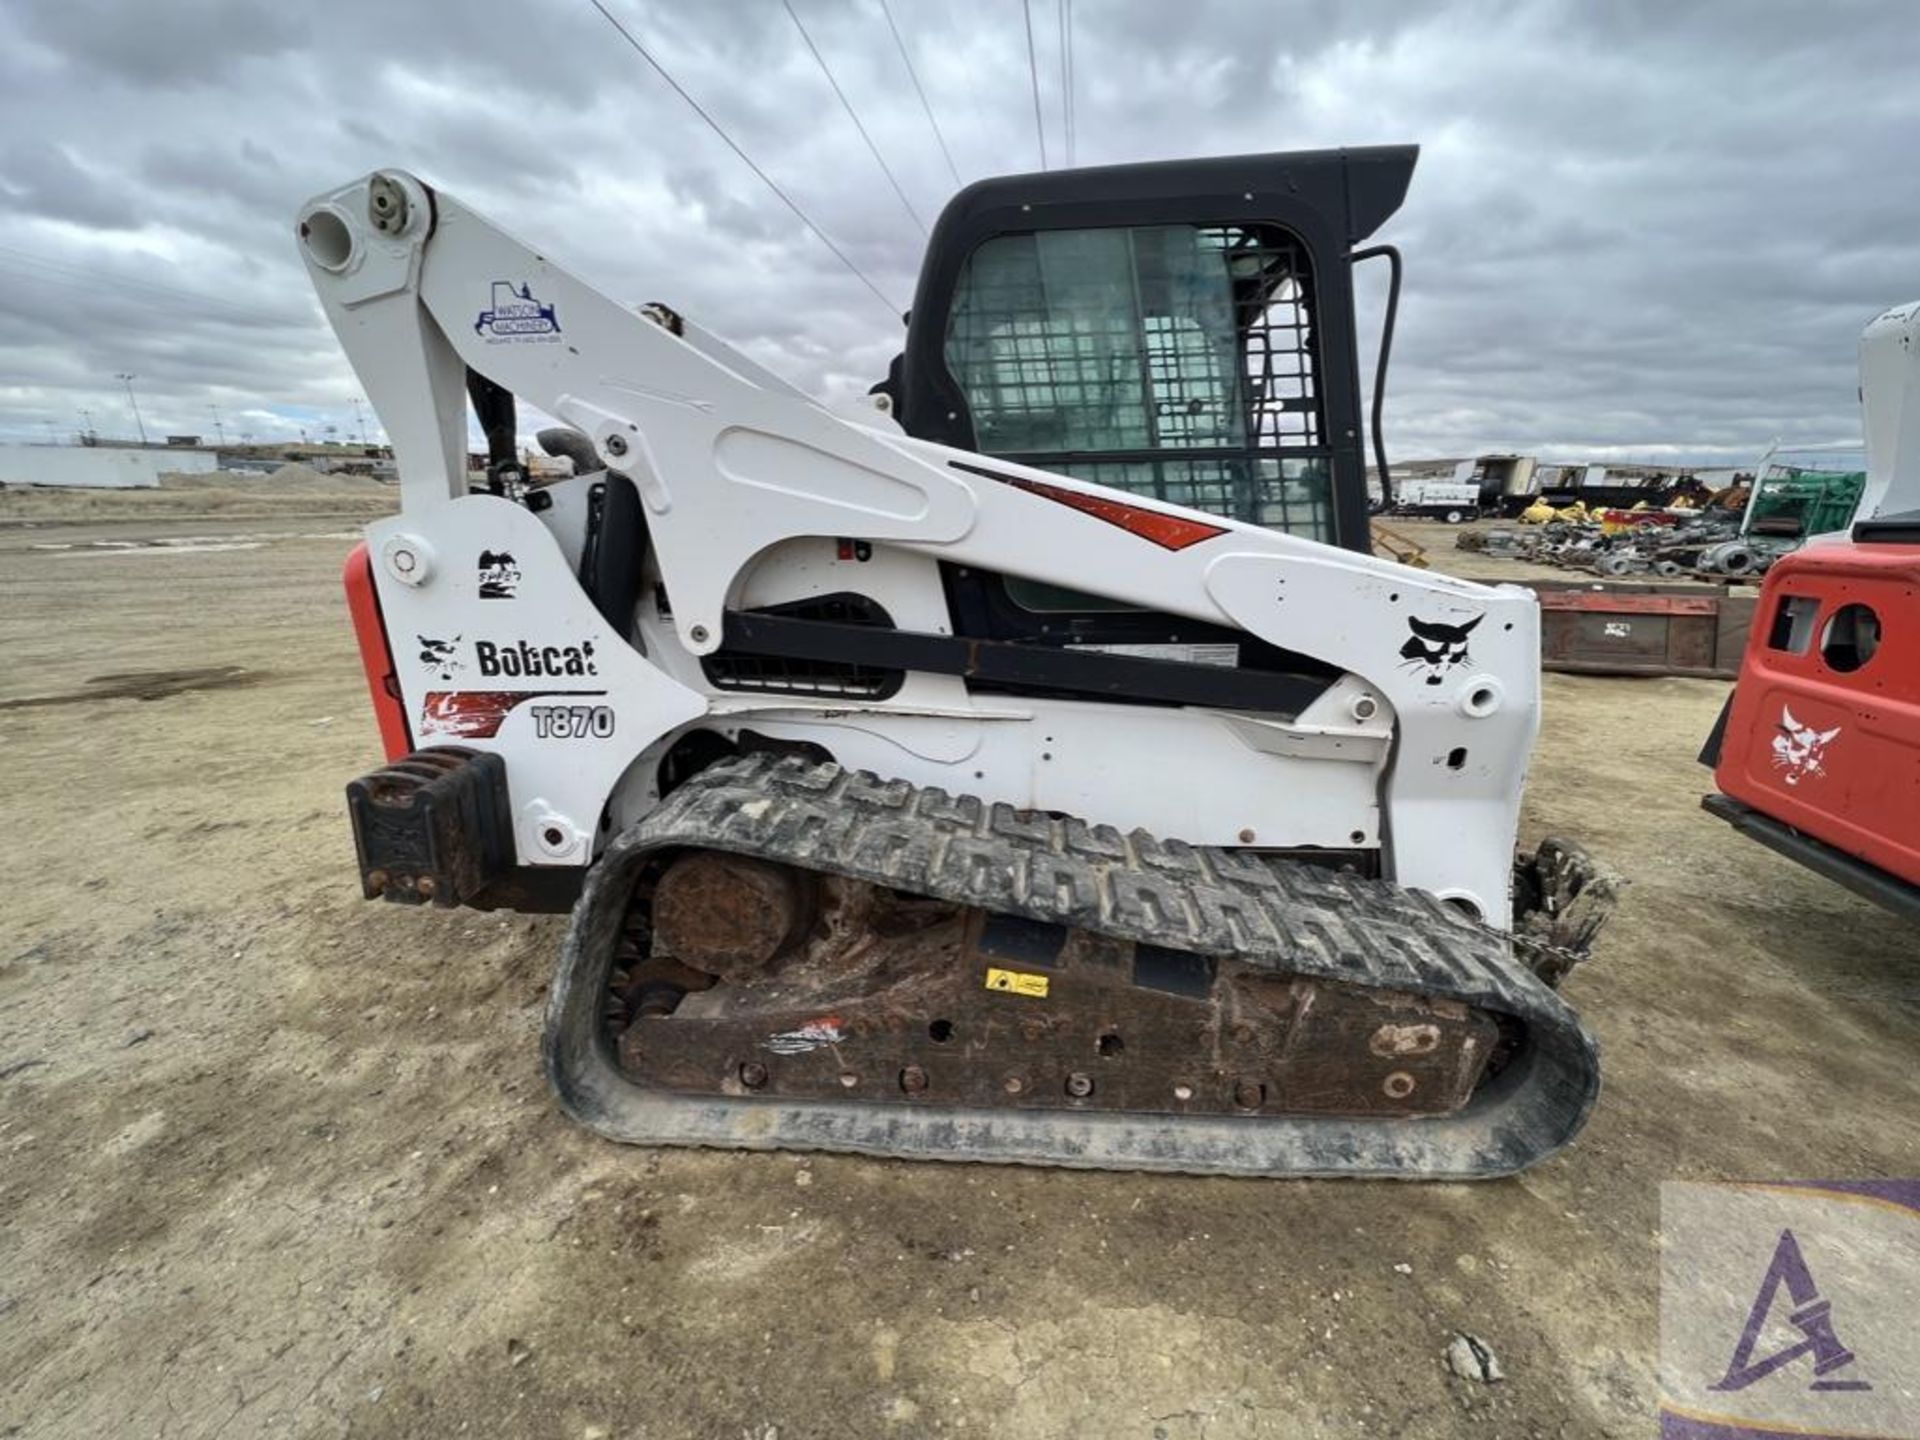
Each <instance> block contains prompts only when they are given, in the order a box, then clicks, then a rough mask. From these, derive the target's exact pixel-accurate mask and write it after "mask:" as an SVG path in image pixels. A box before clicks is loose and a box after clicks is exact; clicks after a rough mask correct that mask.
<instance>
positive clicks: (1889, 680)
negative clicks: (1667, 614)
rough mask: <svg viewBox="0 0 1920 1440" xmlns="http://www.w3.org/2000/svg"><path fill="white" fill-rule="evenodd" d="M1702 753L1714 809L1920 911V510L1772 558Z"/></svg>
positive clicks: (1886, 900) (1856, 886)
mask: <svg viewBox="0 0 1920 1440" xmlns="http://www.w3.org/2000/svg"><path fill="white" fill-rule="evenodd" d="M1701 758H1702V759H1703V760H1704V761H1706V762H1707V763H1708V764H1711V765H1712V766H1713V767H1714V772H1713V775H1714V780H1715V782H1716V783H1717V784H1718V785H1719V787H1720V790H1721V792H1722V793H1720V794H1718V795H1709V796H1708V797H1707V798H1706V800H1705V801H1704V804H1705V806H1706V808H1707V809H1708V810H1709V811H1711V812H1712V813H1713V814H1715V815H1718V816H1720V817H1721V818H1722V819H1724V820H1727V821H1729V822H1730V823H1732V824H1733V825H1734V826H1735V827H1736V828H1738V829H1740V830H1741V831H1743V832H1745V833H1746V834H1748V835H1750V836H1752V837H1753V838H1754V839H1756V840H1759V841H1760V842H1761V843H1762V844H1764V845H1767V846H1769V847H1771V848H1772V849H1775V850H1778V851H1779V852H1780V853H1782V854H1784V855H1787V856H1788V857H1790V858H1792V859H1795V860H1798V861H1800V862H1801V863H1802V864H1804V865H1807V866H1809V867H1810V868H1812V869H1814V870H1816V871H1818V872H1820V873H1821V874H1824V875H1827V876H1828V877H1830V878H1832V879H1834V880H1837V881H1839V882H1840V883H1841V884H1843V885H1846V886H1847V887H1848V888H1849V889H1852V890H1854V891H1856V892H1858V893H1859V894H1862V895H1864V896H1866V897H1867V898H1869V899H1871V900H1874V901H1877V902H1878V903H1880V904H1882V905H1885V906H1887V907H1888V908H1889V909H1892V910H1894V911H1896V912H1897V913H1900V914H1903V915H1906V916H1908V917H1909V918H1912V919H1916V920H1920V514H1909V515H1902V516H1893V517H1889V518H1886V519H1882V520H1872V521H1863V522H1861V523H1860V524H1859V525H1856V526H1855V527H1854V532H1853V543H1851V544H1831V545H1822V544H1815V545H1811V546H1809V547H1808V548H1806V549H1804V550H1801V551H1798V552H1796V553H1795V554H1792V555H1789V556H1787V557H1786V558H1784V559H1782V560H1781V561H1779V562H1778V563H1777V564H1775V565H1774V567H1773V568H1772V569H1771V570H1770V571H1769V572H1768V573H1767V579H1766V584H1765V587H1764V588H1763V589H1762V591H1761V595H1760V605H1759V608H1758V610H1757V611H1756V613H1755V615H1754V624H1753V631H1752V635H1751V637H1750V638H1749V640H1748V642H1747V651H1746V658H1745V660H1744V662H1743V664H1742V666H1741V670H1740V680H1739V683H1738V684H1737V685H1736V686H1735V689H1734V693H1733V695H1732V697H1731V698H1730V699H1729V701H1728V705H1727V708H1726V710H1725V711H1723V712H1722V715H1721V722H1720V724H1719V726H1717V727H1716V729H1715V731H1714V734H1713V736H1712V737H1711V738H1710V739H1709V740H1708V742H1707V750H1706V753H1705V754H1704V755H1703V756H1702V757H1701Z"/></svg>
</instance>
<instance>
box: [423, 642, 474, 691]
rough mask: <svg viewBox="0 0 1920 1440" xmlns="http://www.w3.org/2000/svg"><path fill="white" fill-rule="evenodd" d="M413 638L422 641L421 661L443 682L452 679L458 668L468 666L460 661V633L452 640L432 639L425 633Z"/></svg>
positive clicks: (461, 668)
mask: <svg viewBox="0 0 1920 1440" xmlns="http://www.w3.org/2000/svg"><path fill="white" fill-rule="evenodd" d="M413 638H414V639H416V640H418V641H419V642H420V663H421V664H422V665H425V666H427V667H428V668H429V669H431V670H432V671H433V672H434V674H436V675H438V676H439V677H440V681H441V683H442V684H445V683H447V682H448V681H450V680H452V679H453V675H454V672H455V671H456V670H464V669H466V668H467V667H466V666H465V665H463V664H461V663H460V659H459V651H460V637H459V636H458V635H456V636H454V637H453V638H452V639H451V640H432V639H429V638H428V637H427V636H425V635H416V636H414V637H413Z"/></svg>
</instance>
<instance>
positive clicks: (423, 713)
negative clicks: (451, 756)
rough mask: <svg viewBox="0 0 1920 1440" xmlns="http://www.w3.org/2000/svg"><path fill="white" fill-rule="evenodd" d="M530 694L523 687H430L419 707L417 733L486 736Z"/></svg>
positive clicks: (477, 738)
mask: <svg viewBox="0 0 1920 1440" xmlns="http://www.w3.org/2000/svg"><path fill="white" fill-rule="evenodd" d="M532 698H533V696H532V695H530V694H528V693H527V692H526V691H524V690H429V691H428V692H427V703H426V704H425V705H423V706H421V707H420V733H421V734H422V735H453V736H456V737H458V738H459V739H462V740H485V739H488V738H490V737H492V736H494V735H498V734H499V733H500V725H501V722H502V721H504V720H505V719H506V718H507V712H508V711H509V710H511V709H513V707H514V706H516V705H518V704H519V703H520V702H521V701H522V700H531V699H532Z"/></svg>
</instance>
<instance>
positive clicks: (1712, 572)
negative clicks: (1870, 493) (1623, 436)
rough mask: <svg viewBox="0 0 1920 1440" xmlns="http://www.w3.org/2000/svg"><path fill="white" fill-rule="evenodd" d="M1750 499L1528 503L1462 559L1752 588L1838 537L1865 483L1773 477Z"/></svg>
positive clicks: (1725, 495)
mask: <svg viewBox="0 0 1920 1440" xmlns="http://www.w3.org/2000/svg"><path fill="white" fill-rule="evenodd" d="M1779 468H1780V469H1781V471H1782V472H1783V473H1779V474H1773V473H1768V472H1767V471H1765V470H1764V469H1763V475H1764V478H1763V479H1762V481H1761V482H1760V485H1759V486H1758V488H1757V490H1756V489H1755V487H1753V486H1749V485H1738V486H1733V487H1729V488H1728V489H1726V490H1722V491H1719V492H1718V493H1716V494H1714V495H1713V496H1711V497H1710V498H1709V499H1708V501H1707V503H1706V504H1705V505H1703V506H1701V507H1699V508H1698V509H1685V508H1677V507H1675V508H1666V509H1654V508H1650V507H1636V508H1634V509H1632V510H1613V509H1589V508H1588V507H1587V506H1585V505H1581V504H1579V503H1575V504H1573V505H1569V506H1565V507H1563V508H1560V509H1554V508H1553V507H1551V506H1549V505H1547V504H1545V503H1544V502H1540V503H1536V504H1535V505H1533V506H1532V507H1530V508H1529V509H1528V510H1526V511H1524V512H1523V513H1522V514H1521V515H1520V517H1519V523H1518V524H1517V525H1514V526H1502V527H1500V528H1498V529H1494V530H1489V531H1485V532H1482V533H1479V534H1468V535H1462V536H1461V537H1460V538H1459V540H1458V542H1457V543H1458V545H1459V547H1460V548H1461V549H1465V550H1484V551H1485V552H1487V553H1488V554H1492V555H1505V556H1509V557H1511V558H1513V559H1518V560H1530V561H1533V562H1534V563H1536V564H1545V565H1559V566H1563V567H1565V568H1567V569H1573V570H1586V571H1590V572H1592V573H1594V574H1597V575H1606V576H1613V577H1619V576H1626V575H1647V574H1651V575H1656V576H1659V577H1661V578H1662V579H1689V578H1690V579H1703V580H1713V581H1728V580H1753V579H1757V578H1758V577H1760V576H1761V575H1763V574H1765V573H1766V571H1767V569H1768V568H1769V567H1770V566H1771V565H1772V564H1773V563H1774V562H1775V561H1776V560H1778V559H1780V558H1781V557H1782V556H1784V555H1789V554H1791V553H1793V551H1795V550H1797V549H1799V548H1800V546H1801V544H1802V543H1803V542H1804V541H1805V539H1806V538H1807V537H1808V536H1810V535H1818V534H1822V533H1825V532H1827V531H1829V530H1833V529H1838V528H1844V525H1845V522H1846V518H1847V517H1849V516H1851V515H1852V513H1853V509H1854V506H1855V505H1856V504H1857V503H1858V502H1859V498H1860V490H1861V486H1862V485H1863V483H1864V482H1865V479H1866V477H1865V475H1864V474H1863V473H1860V472H1855V471H1839V472H1836V471H1818V470H1809V469H1802V468H1798V467H1779Z"/></svg>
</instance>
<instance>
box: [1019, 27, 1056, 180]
mask: <svg viewBox="0 0 1920 1440" xmlns="http://www.w3.org/2000/svg"><path fill="white" fill-rule="evenodd" d="M1020 13H1021V14H1022V15H1024V16H1026V18H1027V75H1028V78H1030V79H1031V80H1032V81H1033V133H1034V134H1036V135H1038V136H1039V137H1040V168H1041V169H1042V170H1045V169H1048V168H1049V167H1048V165H1047V127H1046V126H1045V125H1043V124H1041V123H1040V67H1039V65H1038V64H1036V63H1035V62H1034V58H1033V0H1020Z"/></svg>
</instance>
